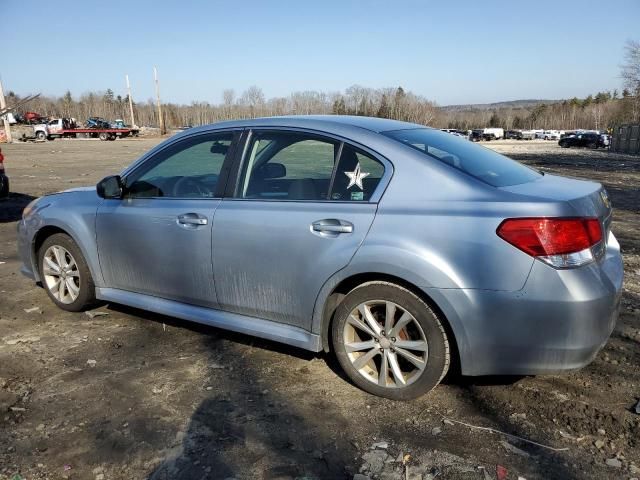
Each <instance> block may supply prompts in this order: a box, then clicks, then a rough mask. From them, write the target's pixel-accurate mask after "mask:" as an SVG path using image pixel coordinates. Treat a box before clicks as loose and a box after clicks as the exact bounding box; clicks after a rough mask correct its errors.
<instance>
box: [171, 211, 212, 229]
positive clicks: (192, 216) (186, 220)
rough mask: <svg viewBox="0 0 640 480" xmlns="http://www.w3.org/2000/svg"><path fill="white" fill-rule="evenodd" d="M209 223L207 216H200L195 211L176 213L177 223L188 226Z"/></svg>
mask: <svg viewBox="0 0 640 480" xmlns="http://www.w3.org/2000/svg"><path fill="white" fill-rule="evenodd" d="M207 223H209V220H208V219H207V217H202V216H200V215H198V214H197V213H185V214H183V215H178V224H180V225H188V226H198V225H206V224H207Z"/></svg>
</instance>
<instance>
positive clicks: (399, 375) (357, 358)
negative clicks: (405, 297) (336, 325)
mask: <svg viewBox="0 0 640 480" xmlns="http://www.w3.org/2000/svg"><path fill="white" fill-rule="evenodd" d="M343 337H344V347H345V350H346V352H347V356H348V358H349V360H350V361H351V363H352V365H353V367H354V368H355V369H356V370H357V371H358V373H360V375H362V376H363V377H364V378H366V379H367V380H369V381H370V382H372V383H375V384H377V385H378V386H381V387H387V388H400V387H405V386H407V385H410V384H411V383H413V382H414V381H416V380H417V379H418V378H419V377H420V375H421V374H422V372H423V370H424V369H425V367H426V366H427V361H428V358H429V344H428V342H427V338H426V336H425V334H424V330H423V329H422V327H421V326H420V324H419V323H418V321H417V320H416V319H415V317H414V316H413V315H412V314H411V313H409V312H408V311H407V310H405V309H404V308H402V307H401V306H400V305H398V304H396V303H394V302H391V301H388V300H371V301H367V302H364V303H361V304H360V305H358V306H357V307H356V308H355V309H353V310H352V311H351V313H350V314H349V317H348V318H347V321H346V322H345V324H344V336H343Z"/></svg>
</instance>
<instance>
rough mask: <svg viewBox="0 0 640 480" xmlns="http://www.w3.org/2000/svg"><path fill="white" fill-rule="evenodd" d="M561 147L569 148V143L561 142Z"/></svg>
mask: <svg viewBox="0 0 640 480" xmlns="http://www.w3.org/2000/svg"><path fill="white" fill-rule="evenodd" d="M560 148H569V144H568V143H567V142H560Z"/></svg>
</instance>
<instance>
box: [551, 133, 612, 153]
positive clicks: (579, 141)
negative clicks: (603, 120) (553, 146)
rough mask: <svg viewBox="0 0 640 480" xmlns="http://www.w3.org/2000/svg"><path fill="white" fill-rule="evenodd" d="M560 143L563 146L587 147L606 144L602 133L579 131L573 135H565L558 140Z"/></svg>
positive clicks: (601, 146) (602, 146) (598, 146)
mask: <svg viewBox="0 0 640 480" xmlns="http://www.w3.org/2000/svg"><path fill="white" fill-rule="evenodd" d="M558 145H560V146H561V147H563V148H569V147H587V148H593V149H596V148H604V146H605V145H604V141H603V140H602V137H601V135H599V134H597V133H578V134H576V135H574V136H572V137H564V138H561V139H560V140H559V141H558Z"/></svg>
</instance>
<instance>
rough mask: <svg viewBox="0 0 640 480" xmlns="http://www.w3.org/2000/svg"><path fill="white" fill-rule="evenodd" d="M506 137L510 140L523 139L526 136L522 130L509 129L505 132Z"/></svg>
mask: <svg viewBox="0 0 640 480" xmlns="http://www.w3.org/2000/svg"><path fill="white" fill-rule="evenodd" d="M504 138H506V139H508V140H509V139H510V140H522V139H523V138H524V136H523V135H522V131H521V130H507V131H506V132H504Z"/></svg>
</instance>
